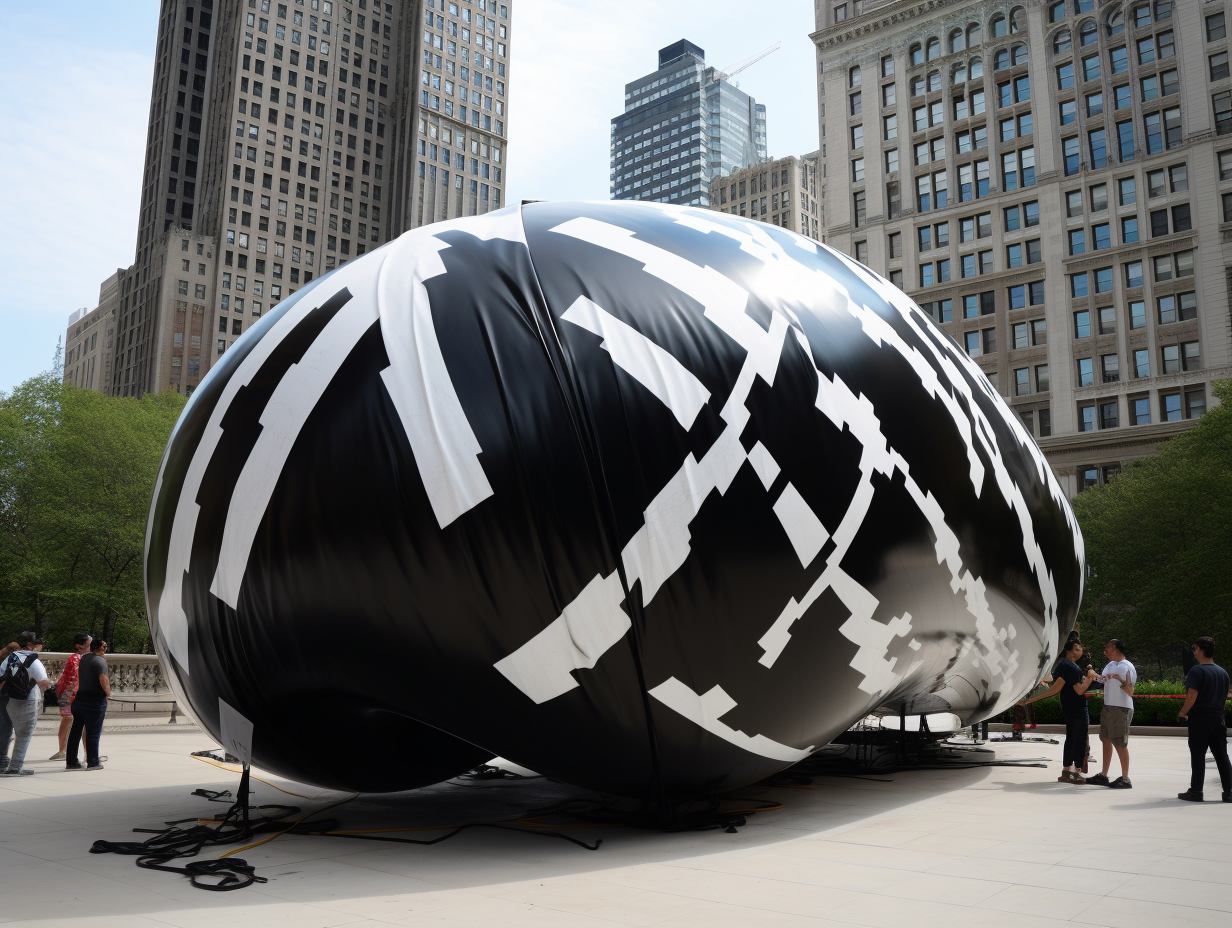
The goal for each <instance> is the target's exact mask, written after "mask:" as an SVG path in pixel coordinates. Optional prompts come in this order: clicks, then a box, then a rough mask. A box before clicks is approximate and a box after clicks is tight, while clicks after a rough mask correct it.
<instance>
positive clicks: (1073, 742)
mask: <svg viewBox="0 0 1232 928" xmlns="http://www.w3.org/2000/svg"><path fill="white" fill-rule="evenodd" d="M1082 653H1083V650H1082V642H1081V641H1078V640H1077V639H1076V638H1074V637H1073V636H1072V635H1071V636H1070V640H1069V641H1067V642H1066V645H1065V656H1064V657H1062V658H1061V660H1059V661H1058V662H1057V667H1056V679H1055V680H1054V681H1053V683H1052V686H1050V687H1048V689H1046V690H1045V691H1044V692H1042V693H1040V694H1039V695H1038V696H1035V697H1033V698H1031V699H1024V700H1022V702H1020V703H1019V704H1018V705H1020V706H1026V705H1030V704H1031V703H1033V702H1037V701H1038V700H1041V699H1047V698H1048V697H1049V696H1055V695H1057V694H1058V693H1060V694H1061V714H1062V715H1063V716H1064V717H1065V745H1064V747H1063V748H1062V750H1061V755H1062V762H1063V763H1064V765H1065V769H1064V770H1063V771H1061V775H1060V776H1059V777H1057V780H1058V781H1059V782H1061V783H1075V784H1077V783H1085V782H1086V780H1085V779H1084V778H1083V776H1082V773H1081V769H1082V765H1083V762H1084V761H1085V760H1086V756H1087V731H1088V729H1089V727H1090V717H1089V716H1088V715H1087V697H1086V692H1087V689H1088V687H1090V685H1091V684H1092V683H1093V682H1094V680H1095V677H1096V674H1095V668H1094V667H1088V668H1087V672H1086V673H1083V672H1082V670H1081V668H1079V666H1078V663H1077V662H1078V661H1079V660H1081V659H1082Z"/></svg>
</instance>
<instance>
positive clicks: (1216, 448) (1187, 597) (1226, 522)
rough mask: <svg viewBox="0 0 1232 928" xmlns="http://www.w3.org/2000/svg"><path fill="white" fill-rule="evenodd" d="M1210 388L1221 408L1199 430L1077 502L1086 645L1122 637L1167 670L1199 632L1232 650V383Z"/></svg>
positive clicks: (1142, 659)
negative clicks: (1082, 552)
mask: <svg viewBox="0 0 1232 928" xmlns="http://www.w3.org/2000/svg"><path fill="white" fill-rule="evenodd" d="M1213 390H1214V393H1215V395H1216V396H1217V397H1219V399H1220V401H1221V403H1222V405H1220V406H1217V407H1215V408H1213V409H1211V410H1210V411H1208V412H1207V413H1206V415H1204V416H1203V417H1202V419H1201V420H1200V421H1199V422H1198V424H1197V425H1196V426H1194V427H1193V428H1192V429H1190V430H1189V431H1187V432H1184V433H1183V434H1181V435H1178V436H1177V437H1176V438H1173V439H1172V440H1171V441H1168V442H1167V443H1165V444H1164V445H1162V446H1161V447H1160V449H1159V453H1158V454H1156V455H1154V456H1153V457H1149V458H1145V459H1143V460H1141V461H1138V462H1136V463H1135V464H1134V465H1132V466H1131V467H1128V468H1126V470H1125V471H1124V472H1123V473H1122V474H1121V475H1120V476H1118V477H1117V478H1116V479H1115V480H1113V481H1111V482H1110V483H1108V484H1107V485H1106V486H1102V487H1099V488H1096V489H1091V490H1088V491H1086V492H1083V493H1081V494H1080V495H1079V496H1078V498H1077V499H1075V500H1074V512H1075V514H1076V515H1077V517H1078V523H1079V525H1080V526H1081V527H1082V534H1083V538H1084V540H1085V542H1086V553H1087V564H1088V577H1087V586H1086V591H1085V594H1084V596H1083V602H1082V609H1081V612H1080V614H1079V620H1080V622H1081V623H1082V630H1083V637H1084V639H1086V640H1087V642H1088V643H1089V644H1091V645H1093V646H1094V645H1096V644H1099V643H1102V642H1103V641H1104V640H1106V639H1107V638H1109V637H1119V638H1124V639H1125V640H1126V642H1127V644H1128V645H1129V647H1130V648H1131V656H1132V657H1135V658H1136V659H1137V660H1138V662H1139V663H1140V664H1145V665H1146V668H1147V669H1148V670H1150V669H1156V670H1157V671H1158V672H1161V673H1162V672H1166V670H1167V669H1168V668H1175V667H1176V666H1177V664H1178V663H1179V659H1180V646H1181V643H1182V642H1186V641H1193V639H1194V638H1196V637H1198V636H1199V635H1212V636H1213V637H1214V638H1215V639H1216V641H1217V642H1222V643H1223V646H1224V648H1225V649H1227V648H1230V647H1232V381H1222V382H1219V383H1216V384H1215V385H1214V387H1213ZM1225 653H1226V650H1225ZM1152 665H1153V667H1152Z"/></svg>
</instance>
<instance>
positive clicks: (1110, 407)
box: [1099, 400, 1120, 429]
mask: <svg viewBox="0 0 1232 928" xmlns="http://www.w3.org/2000/svg"><path fill="white" fill-rule="evenodd" d="M1119 405H1120V404H1119V403H1118V402H1117V401H1116V400H1111V401H1109V402H1106V403H1100V404H1099V427H1100V428H1101V429H1115V428H1116V427H1117V426H1118V425H1119V424H1120V422H1119V421H1118V418H1117V409H1118V407H1119Z"/></svg>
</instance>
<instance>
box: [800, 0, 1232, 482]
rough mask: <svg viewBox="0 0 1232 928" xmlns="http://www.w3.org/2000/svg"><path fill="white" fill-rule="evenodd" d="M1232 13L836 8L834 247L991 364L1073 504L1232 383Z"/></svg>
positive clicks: (855, 4)
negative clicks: (1224, 382) (1225, 382)
mask: <svg viewBox="0 0 1232 928" xmlns="http://www.w3.org/2000/svg"><path fill="white" fill-rule="evenodd" d="M1227 6H1228V4H1227V3H1226V2H1223V0H1206V2H1199V0H1192V2H1171V0H1105V2H1096V0H1026V2H1023V0H979V2H970V0H966V2H964V0H882V2H877V0H865V2H859V0H846V2H843V0H819V2H818V4H817V31H816V32H815V33H814V34H813V40H814V43H815V45H816V48H817V63H818V82H819V83H818V88H819V95H818V102H819V115H820V127H821V132H820V134H821V146H822V147H821V170H822V175H823V177H822V183H823V185H826V186H827V187H828V190H827V191H826V193H828V194H829V195H828V196H827V197H825V200H824V202H825V203H826V207H827V208H826V209H825V222H826V226H825V238H826V241H828V242H829V243H830V244H831V245H833V246H835V247H837V248H839V249H840V250H842V251H845V252H847V253H849V254H851V255H853V256H855V257H856V258H858V259H859V260H861V261H864V262H866V263H867V264H868V265H869V266H870V267H872V268H873V269H874V270H876V271H878V272H879V273H881V274H883V275H885V276H886V277H888V278H889V279H891V280H892V281H893V282H895V283H896V284H898V285H899V286H900V287H902V288H903V289H904V290H906V291H907V292H908V293H909V294H911V296H912V297H913V298H914V299H915V300H916V302H917V303H919V304H920V306H921V307H922V308H923V309H924V310H925V311H927V312H929V313H930V314H931V315H932V316H933V318H934V319H936V320H937V321H938V322H939V323H940V324H941V325H942V326H943V328H945V329H946V331H948V332H949V333H950V334H951V335H953V337H954V338H955V339H956V340H957V341H958V343H959V344H960V345H962V346H963V347H964V348H966V350H967V351H968V352H969V353H970V354H971V355H972V356H973V357H974V358H976V360H977V362H978V364H979V365H980V367H981V368H983V370H984V371H985V373H986V374H987V376H988V378H989V380H990V381H991V383H992V384H993V385H994V387H995V388H996V389H997V391H998V392H999V393H1000V394H1001V395H1002V396H1004V397H1005V398H1006V399H1007V401H1008V402H1009V403H1010V404H1011V405H1012V406H1013V408H1014V409H1015V410H1016V411H1017V412H1018V413H1019V415H1020V416H1021V417H1022V420H1023V422H1024V423H1026V425H1027V426H1028V428H1029V429H1031V431H1032V432H1033V433H1034V434H1035V435H1036V436H1037V438H1038V440H1039V442H1040V446H1041V447H1042V448H1043V449H1044V451H1045V453H1046V454H1047V456H1048V458H1049V460H1050V461H1051V463H1052V465H1053V467H1054V469H1055V471H1056V472H1057V474H1058V476H1060V478H1061V479H1062V481H1063V483H1065V485H1066V486H1067V487H1068V489H1069V491H1070V492H1071V493H1077V492H1078V491H1080V490H1082V489H1083V488H1085V487H1087V486H1091V485H1095V484H1098V483H1102V482H1104V481H1106V480H1107V479H1109V478H1110V477H1111V476H1113V475H1115V474H1116V473H1117V472H1119V470H1120V469H1121V467H1122V466H1123V465H1124V464H1125V463H1126V462H1128V461H1131V460H1134V459H1136V458H1140V457H1143V456H1145V455H1148V454H1151V453H1152V452H1153V451H1154V449H1155V447H1156V446H1157V444H1158V443H1159V442H1160V441H1161V440H1164V439H1166V438H1169V437H1171V436H1173V435H1175V434H1177V433H1178V432H1180V431H1182V430H1184V429H1186V428H1188V427H1190V426H1192V425H1193V423H1194V420H1195V419H1197V418H1198V417H1199V416H1201V415H1202V414H1203V412H1205V410H1206V409H1207V408H1208V407H1209V406H1210V404H1211V403H1212V402H1213V401H1214V400H1213V397H1212V395H1211V390H1210V384H1211V381H1212V380H1218V379H1222V378H1227V377H1229V376H1232V331H1230V327H1229V320H1230V317H1229V289H1230V287H1232V273H1230V271H1232V79H1230V74H1229V61H1228V54H1229V48H1228V41H1227V29H1228V25H1229V19H1230V17H1232V11H1230V10H1228V9H1227Z"/></svg>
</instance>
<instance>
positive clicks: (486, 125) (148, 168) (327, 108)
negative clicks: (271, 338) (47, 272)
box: [107, 0, 511, 396]
mask: <svg viewBox="0 0 1232 928" xmlns="http://www.w3.org/2000/svg"><path fill="white" fill-rule="evenodd" d="M510 6H511V3H510V0H503V2H497V0H406V2H389V3H386V2H381V0H285V2H280V0H229V2H223V0H219V2H217V3H216V2H215V0H163V2H162V4H161V8H160V12H159V28H158V41H157V45H156V51H155V64H154V86H153V93H152V95H151V101H150V121H149V131H148V134H147V141H146V159H145V171H144V174H143V185H142V195H141V209H140V215H139V222H138V233H137V253H136V256H135V260H134V263H133V266H132V267H131V268H129V269H127V271H126V272H124V273H122V274H121V275H120V277H119V279H118V281H117V283H118V285H119V307H118V311H117V315H116V345H115V356H114V363H113V365H112V367H111V377H110V383H109V384H108V385H107V390H108V392H111V393H113V394H115V395H123V396H130V395H131V396H139V395H141V394H142V393H144V392H149V391H159V390H163V389H174V390H177V391H179V392H183V393H186V394H187V393H191V392H192V390H193V389H194V388H195V386H196V385H197V383H198V382H199V381H200V378H201V377H202V376H204V375H205V373H206V371H207V370H208V369H209V367H210V364H211V363H212V362H214V361H215V360H217V358H218V357H219V356H221V355H222V354H223V353H224V352H225V351H226V350H227V348H228V347H229V346H230V345H231V343H232V342H233V341H234V340H235V338H236V337H237V336H238V335H240V334H241V333H242V332H243V331H245V330H246V329H247V327H248V326H250V325H251V324H253V323H254V322H255V321H256V320H257V318H259V317H260V315H261V314H262V313H263V312H265V311H267V310H268V309H269V308H270V307H271V306H273V305H274V304H276V303H277V302H278V301H279V300H280V299H282V298H283V297H285V296H287V295H289V294H291V293H294V292H295V290H296V289H297V287H299V286H302V285H303V284H305V283H308V282H309V281H311V280H312V279H313V278H314V277H315V276H318V275H320V274H322V273H324V272H326V271H329V270H331V269H332V268H334V267H336V266H337V265H339V264H341V263H345V262H346V261H347V260H348V259H350V258H352V257H355V256H358V255H361V254H363V253H364V252H365V251H366V250H368V249H370V248H374V247H376V246H378V245H380V244H381V243H383V242H386V241H388V240H389V239H391V238H393V237H395V236H397V235H398V234H400V233H401V232H403V231H405V230H407V229H411V228H415V227H417V226H420V225H425V224H427V223H430V222H434V221H436V220H439V219H444V218H452V217H454V216H461V215H473V214H475V213H483V212H486V211H488V210H490V209H497V208H499V207H500V206H501V205H502V200H503V190H504V179H503V172H504V168H505V164H506V163H507V150H506V144H505V139H506V137H507V136H506V131H507V130H506V126H507V118H508V114H507V110H506V107H507V103H506V101H507V99H508V93H507V88H508V80H509V74H508V67H509V30H510V29H511V19H510Z"/></svg>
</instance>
